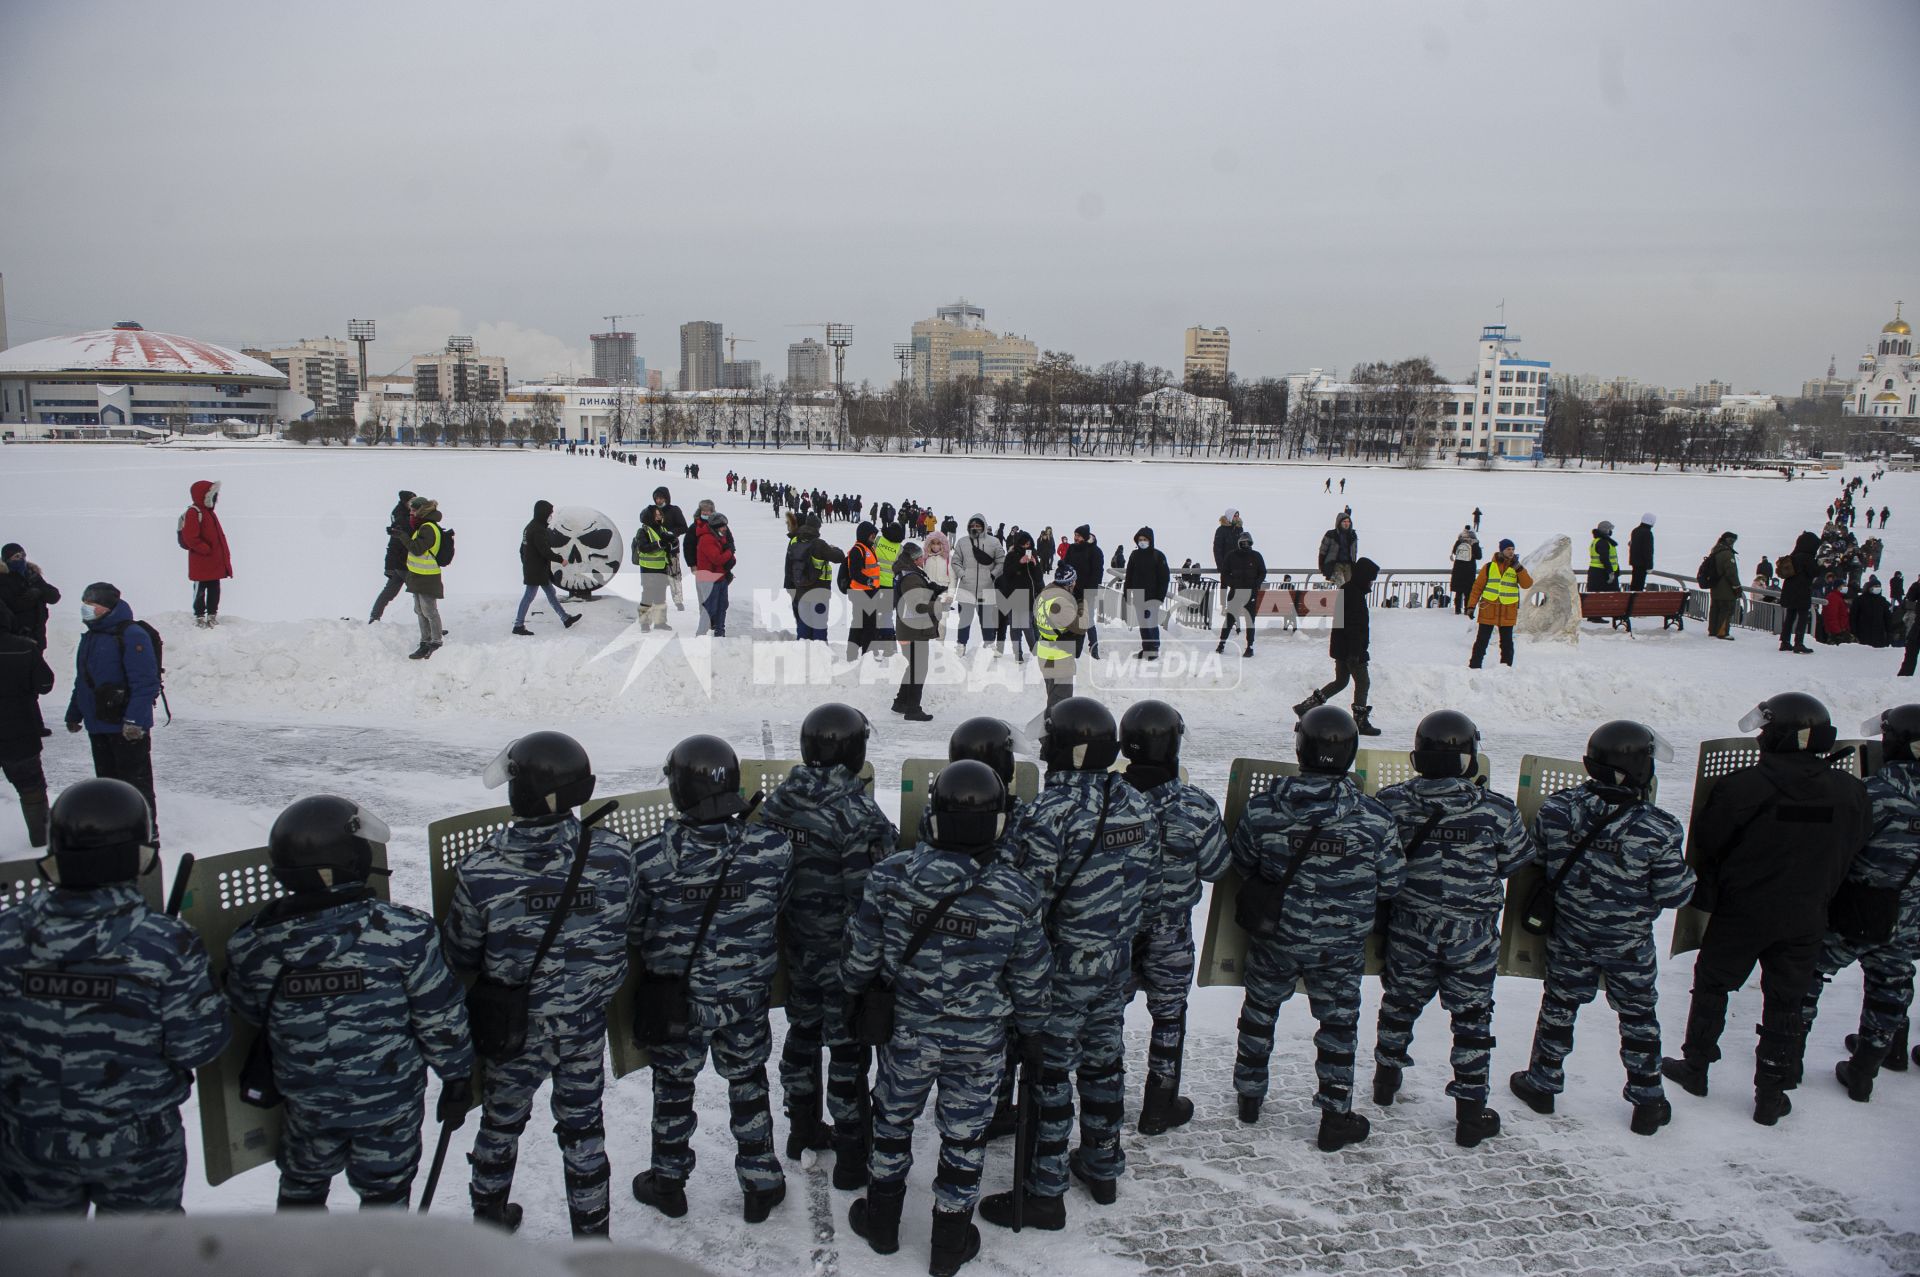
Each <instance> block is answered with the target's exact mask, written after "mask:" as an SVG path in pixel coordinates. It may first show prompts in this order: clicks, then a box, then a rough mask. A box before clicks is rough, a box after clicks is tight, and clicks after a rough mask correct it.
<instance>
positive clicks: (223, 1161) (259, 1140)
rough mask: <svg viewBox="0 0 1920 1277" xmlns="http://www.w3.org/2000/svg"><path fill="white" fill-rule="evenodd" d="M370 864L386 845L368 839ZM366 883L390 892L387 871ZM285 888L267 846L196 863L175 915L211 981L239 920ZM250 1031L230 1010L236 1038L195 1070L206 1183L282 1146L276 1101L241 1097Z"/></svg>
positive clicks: (220, 977)
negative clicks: (192, 937)
mask: <svg viewBox="0 0 1920 1277" xmlns="http://www.w3.org/2000/svg"><path fill="white" fill-rule="evenodd" d="M373 867H374V869H375V870H383V869H385V868H386V867H387V849H386V847H385V845H384V844H381V843H375V844H373ZM367 887H368V889H369V890H371V891H372V892H373V894H374V895H375V896H377V897H378V898H380V899H382V900H385V899H387V875H386V874H384V873H379V872H376V873H374V874H372V875H371V876H370V877H368V879H367ZM286 894H287V889H286V888H285V887H283V886H281V885H280V883H279V881H278V880H277V879H275V878H274V876H273V873H272V871H271V869H269V868H268V861H267V849H266V848H265V847H253V848H250V849H248V850H246V851H234V852H229V853H227V854H226V855H224V856H203V857H200V858H198V859H196V860H195V861H194V862H193V872H192V873H191V874H189V875H188V877H187V893H186V896H185V898H184V899H183V901H182V902H181V905H180V919H181V921H183V922H185V923H186V924H187V925H188V926H190V927H192V928H193V929H194V930H195V931H196V932H198V933H199V935H200V942H201V943H202V944H204V945H205V946H206V947H207V960H208V962H209V964H210V965H211V966H212V968H213V982H214V984H215V985H216V986H218V985H220V984H221V983H222V982H223V981H224V980H225V978H226V971H227V942H228V941H229V940H230V939H232V938H233V933H234V932H235V931H237V930H239V928H240V925H241V924H242V923H244V922H246V921H247V919H249V918H251V917H253V915H254V914H256V913H258V912H260V910H261V909H262V908H264V907H265V906H266V905H267V904H269V903H271V902H272V901H274V900H277V899H279V898H280V897H281V896H284V895H286ZM254 1033H255V1030H254V1029H253V1027H252V1026H251V1025H248V1024H247V1023H246V1022H245V1021H243V1020H241V1019H240V1018H239V1017H238V1016H235V1017H233V1038H232V1040H230V1041H229V1042H228V1043H227V1048H226V1050H224V1051H222V1052H221V1053H220V1055H219V1057H218V1058H217V1059H215V1060H214V1062H213V1063H211V1064H209V1065H207V1066H205V1067H204V1068H202V1069H200V1070H199V1073H198V1078H197V1083H198V1089H199V1094H200V1148H201V1160H202V1161H203V1162H204V1163H205V1164H206V1173H207V1183H209V1184H223V1183H225V1182H226V1181H227V1180H230V1179H232V1178H233V1177H234V1176H235V1175H238V1174H240V1173H241V1172H242V1171H249V1170H252V1169H253V1168H254V1167H256V1166H260V1165H263V1164H265V1163H267V1162H271V1161H272V1160H273V1159H274V1155H275V1154H276V1153H278V1152H279V1150H280V1122H281V1113H282V1110H281V1109H279V1108H270V1109H262V1108H255V1107H253V1106H252V1105H251V1104H245V1103H242V1102H241V1100H240V1068H241V1066H242V1065H243V1064H245V1063H246V1060H247V1052H248V1051H249V1050H251V1049H252V1047H253V1038H254Z"/></svg>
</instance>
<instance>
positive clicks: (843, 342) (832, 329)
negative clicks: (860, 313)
mask: <svg viewBox="0 0 1920 1277" xmlns="http://www.w3.org/2000/svg"><path fill="white" fill-rule="evenodd" d="M827 345H829V346H831V347H833V385H834V388H835V389H836V390H838V391H839V392H840V393H841V395H842V396H843V397H844V396H845V395H846V392H847V347H849V346H851V345H853V325H852V324H828V325H827Z"/></svg>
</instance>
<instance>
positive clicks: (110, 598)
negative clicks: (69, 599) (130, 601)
mask: <svg viewBox="0 0 1920 1277" xmlns="http://www.w3.org/2000/svg"><path fill="white" fill-rule="evenodd" d="M80 601H81V602H82V603H94V604H97V605H99V606H100V607H119V606H120V591H119V589H118V588H116V587H115V586H112V585H110V584H108V583H107V582H105V581H95V582H94V583H93V584H92V585H89V586H88V587H87V588H86V589H84V590H82V591H81V592H80Z"/></svg>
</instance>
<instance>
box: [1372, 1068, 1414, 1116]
mask: <svg viewBox="0 0 1920 1277" xmlns="http://www.w3.org/2000/svg"><path fill="white" fill-rule="evenodd" d="M1405 1076H1406V1074H1405V1073H1404V1072H1403V1071H1402V1070H1400V1069H1398V1068H1395V1067H1394V1066H1393V1065H1391V1064H1376V1065H1374V1066H1373V1102H1374V1103H1375V1104H1378V1105H1379V1106H1380V1107H1381V1108H1385V1107H1386V1106H1387V1105H1389V1104H1391V1103H1393V1097H1394V1096H1396V1095H1398V1094H1400V1082H1401V1080H1402V1079H1403V1078H1404V1077H1405Z"/></svg>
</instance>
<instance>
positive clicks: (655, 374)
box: [647, 368, 667, 390]
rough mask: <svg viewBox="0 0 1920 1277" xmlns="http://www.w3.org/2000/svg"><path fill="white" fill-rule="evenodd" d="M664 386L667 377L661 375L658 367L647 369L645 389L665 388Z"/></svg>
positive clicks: (665, 385)
mask: <svg viewBox="0 0 1920 1277" xmlns="http://www.w3.org/2000/svg"><path fill="white" fill-rule="evenodd" d="M666 388H667V379H666V378H665V377H664V376H662V375H661V373H660V370H659V369H658V368H649V369H647V389H648V390H665V389H666Z"/></svg>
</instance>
